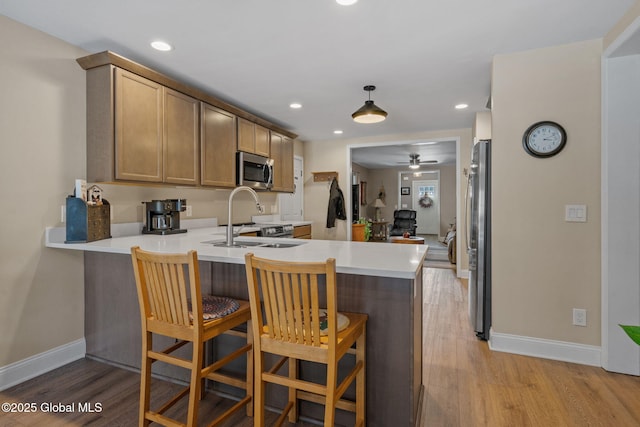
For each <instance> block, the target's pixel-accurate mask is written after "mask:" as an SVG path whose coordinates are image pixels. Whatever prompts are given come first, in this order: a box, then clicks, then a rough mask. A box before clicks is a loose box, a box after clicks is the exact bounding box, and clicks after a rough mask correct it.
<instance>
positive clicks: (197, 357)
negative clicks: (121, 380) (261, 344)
mask: <svg viewBox="0 0 640 427" xmlns="http://www.w3.org/2000/svg"><path fill="white" fill-rule="evenodd" d="M131 258H132V261H133V271H134V274H135V279H136V288H137V290H138V301H139V303H140V316H141V323H142V366H141V380H140V417H139V420H140V421H139V425H140V426H148V425H149V423H150V422H151V421H153V422H157V423H159V424H162V425H165V426H184V425H186V426H196V425H197V418H198V403H199V400H200V399H201V397H202V395H203V385H204V379H205V378H208V379H211V380H214V381H218V382H222V383H225V384H228V385H231V386H234V387H238V388H242V389H244V390H246V396H245V397H244V398H243V399H242V400H240V401H239V402H238V403H236V404H235V405H234V406H232V407H231V408H230V409H229V410H227V411H226V412H225V413H224V414H222V415H221V416H219V417H218V418H217V419H216V420H214V421H213V422H212V423H211V424H210V425H217V424H219V423H220V422H222V421H224V420H225V419H226V418H228V417H229V416H230V415H231V414H233V413H234V412H235V411H237V410H238V409H240V408H242V407H243V406H244V405H247V415H248V416H252V415H253V406H252V402H251V396H252V394H253V370H252V369H253V357H252V356H253V351H252V341H253V339H252V331H251V325H250V323H251V310H250V307H249V302H248V301H239V300H238V301H236V300H232V299H230V298H220V297H205V304H204V305H205V309H203V298H202V293H201V289H200V272H199V269H198V257H197V254H196V252H195V251H189V252H188V253H187V254H159V253H152V252H147V251H143V250H141V249H140V248H139V247H137V246H136V247H133V248H131ZM189 297H191V299H190V300H189ZM205 317H207V318H208V319H207V320H205ZM243 323H247V334H246V339H247V344H246V345H244V346H243V347H241V348H240V349H238V350H236V351H234V352H232V353H231V354H229V355H228V356H226V357H224V358H222V359H220V360H218V361H215V362H214V363H212V364H210V365H208V366H203V362H204V348H205V343H206V342H207V341H209V340H211V339H212V338H214V337H216V336H218V335H221V334H223V333H231V334H233V335H238V334H240V333H239V332H236V331H231V329H232V328H235V327H236V326H239V325H241V324H243ZM154 334H159V335H164V336H167V337H173V338H175V339H176V343H175V344H174V345H172V346H170V347H168V348H166V349H165V350H163V351H154V350H153V347H152V341H153V340H152V339H153V335H154ZM187 343H192V346H193V349H192V357H191V360H187V359H184V358H181V357H177V356H175V355H171V353H173V352H174V351H175V350H177V349H178V348H180V347H182V346H183V345H185V344H187ZM244 353H247V377H246V380H245V379H238V378H234V377H230V376H228V375H224V374H221V373H218V372H216V371H217V370H218V369H219V368H221V367H222V366H223V365H225V364H226V363H228V362H230V361H231V360H233V359H235V358H237V357H238V356H240V355H242V354H244ZM156 361H161V362H164V363H169V364H172V365H176V366H180V367H183V368H185V369H189V370H190V371H191V380H190V383H189V385H188V386H187V387H186V388H185V389H184V390H182V391H181V392H179V393H178V394H176V395H175V396H174V397H173V398H172V399H170V400H169V401H168V402H166V403H165V404H164V405H162V406H161V407H160V408H159V409H158V410H151V409H150V408H149V403H150V395H151V364H152V363H153V362H156ZM187 393H188V394H189V404H188V410H187V421H186V424H184V423H180V422H178V421H176V420H174V419H172V418H169V417H167V416H165V415H163V414H164V412H165V411H166V410H168V409H169V408H171V407H172V406H173V405H174V404H175V403H177V402H178V401H179V400H180V399H182V398H183V397H184V396H186V395H187Z"/></svg>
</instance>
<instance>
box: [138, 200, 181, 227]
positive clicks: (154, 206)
mask: <svg viewBox="0 0 640 427" xmlns="http://www.w3.org/2000/svg"><path fill="white" fill-rule="evenodd" d="M142 203H143V204H144V205H145V206H146V215H145V220H146V221H145V224H144V227H143V228H142V233H144V234H163V235H164V234H174V233H186V232H187V230H182V229H180V212H183V211H185V210H186V209H187V200H186V199H166V200H152V201H150V202H142Z"/></svg>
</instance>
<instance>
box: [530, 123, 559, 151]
mask: <svg viewBox="0 0 640 427" xmlns="http://www.w3.org/2000/svg"><path fill="white" fill-rule="evenodd" d="M566 142H567V134H566V132H565V131H564V129H563V128H562V126H560V125H559V124H557V123H554V122H538V123H535V124H533V125H531V126H530V127H529V129H527V130H526V132H525V133H524V136H523V138H522V144H523V145H524V149H525V150H526V151H527V153H529V154H531V155H532V156H534V157H550V156H553V155H555V154H558V153H559V152H560V151H561V150H562V149H563V148H564V145H565V143H566Z"/></svg>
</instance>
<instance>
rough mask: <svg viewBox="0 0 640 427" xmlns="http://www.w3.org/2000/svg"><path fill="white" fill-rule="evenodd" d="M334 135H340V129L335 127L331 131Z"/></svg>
mask: <svg viewBox="0 0 640 427" xmlns="http://www.w3.org/2000/svg"><path fill="white" fill-rule="evenodd" d="M333 133H335V134H336V135H342V131H341V130H340V129H336V130H334V131H333Z"/></svg>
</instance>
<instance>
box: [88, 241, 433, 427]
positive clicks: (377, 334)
mask: <svg viewBox="0 0 640 427" xmlns="http://www.w3.org/2000/svg"><path fill="white" fill-rule="evenodd" d="M244 268H245V267H244V264H232V263H222V262H209V261H201V262H200V274H201V281H202V291H203V293H212V294H218V295H227V296H231V297H235V298H241V299H248V292H247V284H246V277H245V269H244ZM421 300H422V274H421V269H418V272H417V273H416V276H415V278H413V279H401V278H389V277H377V276H367V275H359V274H344V273H338V309H339V310H342V311H351V312H360V313H367V314H368V315H369V320H368V324H367V355H366V357H367V359H366V369H367V380H366V381H367V387H366V388H367V395H366V406H367V425H368V426H370V427H372V426H380V427H388V426H406V427H409V426H414V425H415V423H416V417H417V415H418V414H417V411H418V406H419V395H420V389H421V380H422V343H421V339H422V306H421ZM85 337H86V344H87V356H88V357H91V358H95V359H98V360H101V361H104V362H107V363H110V364H114V365H117V366H122V367H125V368H128V369H136V370H137V369H139V367H140V357H141V356H140V345H141V344H140V342H141V339H140V314H139V309H138V301H137V295H136V289H135V281H134V278H133V270H132V266H131V258H130V257H129V256H128V255H123V254H112V253H101V252H85ZM228 339H234V338H233V337H230V338H228ZM231 345H232V343H230V342H228V341H224V340H222V341H217V342H216V343H215V345H214V346H212V349H210V351H211V352H213V351H216V352H222V353H224V352H225V351H226V349H227V347H231ZM345 359H346V361H345V362H344V363H351V361H352V357H346V358H345ZM158 368H160V367H158ZM161 368H162V369H157V370H156V368H155V367H154V372H156V373H157V374H158V375H160V376H164V377H167V378H170V379H174V380H179V381H182V380H184V379H185V376H184V373H183V372H182V371H181V370H179V369H178V368H171V369H167V368H165V367H161ZM236 368H237V369H238V371H239V372H242V371H243V369H244V367H243V364H242V363H241V362H239V363H238V364H237V366H236ZM300 371H301V373H302V375H303V376H305V377H307V378H309V379H311V380H313V379H314V378H321V377H322V376H324V375H325V373H324V372H323V371H320V367H316V366H314V365H303V366H302V367H301V369H300ZM224 391H225V392H227V393H233V389H229V390H224ZM351 392H352V390H349V391H348V392H347V394H346V395H347V396H349V394H350V393H351ZM267 396H268V400H267V403H268V405H270V406H272V407H277V408H282V407H283V406H284V404H285V401H286V392H285V391H284V389H277V388H276V389H273V390H268V391H267ZM300 412H301V415H302V416H305V417H310V418H315V419H321V418H322V414H323V412H322V407H320V406H318V405H315V404H311V403H309V404H307V403H306V402H304V403H303V404H302V405H301V410H300ZM337 415H338V418H337V422H338V423H339V424H342V425H353V414H351V413H347V412H343V411H338V413H337Z"/></svg>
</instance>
